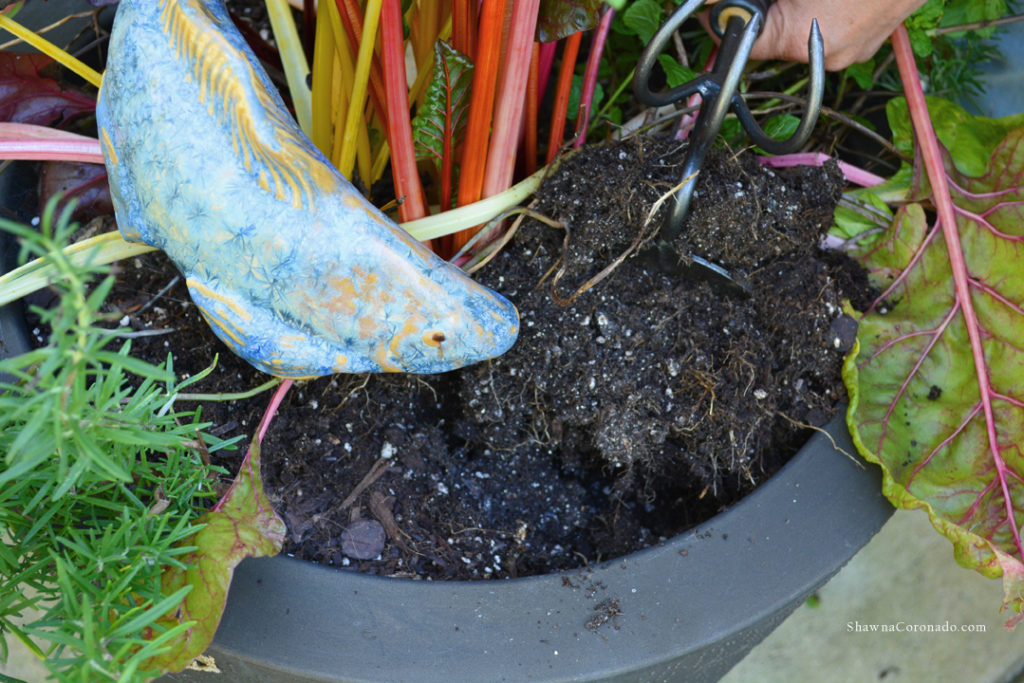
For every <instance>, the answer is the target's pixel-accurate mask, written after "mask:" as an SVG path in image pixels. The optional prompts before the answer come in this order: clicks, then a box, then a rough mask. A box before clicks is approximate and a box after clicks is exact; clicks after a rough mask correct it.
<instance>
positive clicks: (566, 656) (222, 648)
mask: <svg viewBox="0 0 1024 683" xmlns="http://www.w3.org/2000/svg"><path fill="white" fill-rule="evenodd" d="M827 432H828V435H826V434H823V433H816V434H814V436H812V437H811V439H810V440H809V441H808V443H807V444H806V445H805V446H804V448H802V449H801V450H800V452H799V453H798V454H797V455H796V456H794V458H793V459H792V460H790V462H789V463H787V464H786V465H785V466H784V467H783V468H782V469H781V470H780V471H779V472H778V473H777V474H776V475H775V476H773V477H771V478H770V479H769V480H768V481H767V482H765V483H764V484H762V485H761V486H760V487H758V488H757V489H756V490H754V491H753V492H752V493H751V494H750V495H748V496H747V497H745V498H744V499H743V500H742V501H741V502H740V503H738V504H736V505H734V506H733V507H731V508H730V509H728V510H726V511H725V512H723V513H720V514H719V515H716V516H715V517H713V518H712V519H710V520H708V521H707V522H705V523H703V524H701V525H699V526H697V527H695V528H694V529H692V530H690V531H688V532H685V533H683V534H681V535H680V536H677V537H675V538H672V539H670V540H669V541H667V542H665V543H664V544H661V545H658V546H655V547H651V548H648V549H645V550H643V551H639V552H636V553H633V554H630V555H627V556H624V557H622V558H619V559H616V560H611V561H608V562H604V563H601V564H599V565H595V566H592V567H586V568H581V569H577V570H571V571H567V572H560V573H555V574H548V575H543V576H533V577H525V578H520V579H507V580H482V581H437V582H435V581H422V580H413V579H398V578H389V577H379V576H371V575H365V574H359V573H358V572H355V571H346V570H340V569H337V568H334V567H327V566H321V565H316V564H313V563H309V562H305V561H302V560H298V559H295V558H292V557H276V558H262V559H248V560H245V561H244V562H242V563H241V565H239V567H238V568H237V570H236V572H235V576H234V579H233V581H232V585H231V590H230V592H229V596H228V605H227V610H226V612H225V615H224V618H223V620H222V622H221V626H220V628H219V629H218V631H217V635H216V638H215V640H214V644H213V646H212V647H211V648H210V651H209V654H211V655H212V656H213V657H214V659H215V660H220V661H228V662H232V663H234V664H236V665H237V666H240V667H242V668H241V669H239V671H246V670H247V669H246V668H245V667H253V669H252V671H257V670H258V671H264V670H265V669H264V667H268V668H269V669H278V668H280V669H282V670H287V671H288V678H287V679H286V680H345V681H399V680H401V681H405V680H408V681H450V680H474V681H477V680H479V681H484V680H527V679H530V680H533V679H541V680H605V679H615V680H640V679H644V680H646V679H647V677H648V675H658V676H661V677H665V678H666V679H672V678H673V677H674V676H679V675H683V673H684V672H687V673H686V680H717V678H719V677H720V676H721V675H724V673H725V672H727V671H728V669H729V668H731V667H732V665H733V664H735V663H736V662H737V661H739V659H741V658H742V656H743V655H745V654H746V652H747V651H749V649H750V648H752V647H753V645H755V644H756V643H757V642H759V641H760V640H761V639H762V638H763V637H764V636H765V635H767V634H768V633H769V632H770V631H771V630H772V629H773V628H774V627H775V626H776V625H777V624H778V623H780V622H781V621H782V619H784V618H785V616H787V615H788V614H789V613H790V612H791V611H792V610H793V609H795V608H796V607H797V606H798V605H799V604H800V603H801V602H802V601H803V600H804V599H806V597H807V596H808V595H810V594H811V593H812V592H813V591H814V590H815V589H817V588H818V587H820V586H821V585H822V584H824V583H825V581H827V580H828V579H829V578H830V577H831V576H832V575H833V574H835V572H837V571H838V570H839V569H840V568H841V567H842V566H843V565H844V564H845V563H846V562H847V561H848V560H849V559H850V558H851V557H852V556H853V555H854V554H855V553H856V552H857V550H859V549H860V548H861V547H862V546H863V545H864V544H865V543H866V542H867V541H868V540H869V539H870V538H871V537H872V536H873V535H874V534H875V533H876V532H877V531H878V529H879V528H881V526H882V524H883V523H884V522H885V521H886V520H887V519H888V517H889V516H890V515H891V514H892V506H891V505H890V504H889V503H888V502H887V501H886V500H885V499H884V497H883V496H882V494H881V484H880V481H881V477H880V473H879V471H878V468H876V467H869V466H866V465H864V464H863V463H861V462H859V461H854V460H853V459H852V458H850V457H847V455H845V454H843V453H841V452H840V451H838V450H837V449H836V448H835V447H834V446H833V443H832V441H831V440H830V438H829V437H831V438H832V439H835V443H836V445H837V446H838V447H839V448H842V449H843V450H845V451H846V452H847V453H854V452H855V450H854V447H853V445H852V443H851V442H850V439H849V434H848V431H847V429H846V426H845V423H844V421H843V416H842V415H840V416H838V417H837V418H835V419H834V420H833V421H832V422H831V423H830V424H829V425H828V427H827ZM296 589H297V590H296ZM612 601H614V602H612ZM615 611H618V612H621V614H619V615H617V616H613V613H614V612H615ZM694 667H697V668H696V669H695V668H694ZM222 668H223V667H222ZM196 680H198V679H196Z"/></svg>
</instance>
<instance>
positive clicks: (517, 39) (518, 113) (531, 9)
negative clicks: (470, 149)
mask: <svg viewBox="0 0 1024 683" xmlns="http://www.w3.org/2000/svg"><path fill="white" fill-rule="evenodd" d="M539 9H540V0H519V1H518V2H515V3H513V5H512V23H511V29H510V30H509V35H508V47H507V49H506V50H505V55H504V62H503V63H502V70H501V73H500V80H499V81H498V94H497V98H496V101H495V106H494V119H493V123H492V128H491V141H490V145H489V147H488V149H487V166H486V168H485V170H484V184H483V196H484V197H490V196H492V195H495V194H498V193H499V192H502V191H503V190H506V189H508V187H509V186H510V185H511V184H512V174H513V172H514V170H515V162H516V148H517V147H518V145H519V131H520V128H521V126H522V122H523V110H524V108H525V106H524V98H525V94H526V92H527V91H528V88H527V80H528V78H529V75H530V58H531V57H532V56H533V35H534V32H535V31H536V29H537V12H538V10H539Z"/></svg>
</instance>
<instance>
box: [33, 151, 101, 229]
mask: <svg viewBox="0 0 1024 683" xmlns="http://www.w3.org/2000/svg"><path fill="white" fill-rule="evenodd" d="M55 195H64V199H63V200H62V201H61V203H60V207H59V208H58V210H62V209H63V207H64V204H66V203H67V202H68V201H70V200H72V199H73V200H75V201H76V204H75V212H74V214H73V216H72V218H73V219H74V220H76V221H87V220H89V219H91V218H95V217H96V216H104V215H108V214H112V213H114V205H113V203H112V202H111V199H110V185H109V184H108V183H107V170H106V168H104V167H103V166H101V165H99V164H83V163H80V162H77V161H48V162H46V163H45V164H43V171H42V175H41V176H40V179H39V205H40V206H41V207H42V206H46V204H47V202H49V201H50V198H51V197H53V196H55Z"/></svg>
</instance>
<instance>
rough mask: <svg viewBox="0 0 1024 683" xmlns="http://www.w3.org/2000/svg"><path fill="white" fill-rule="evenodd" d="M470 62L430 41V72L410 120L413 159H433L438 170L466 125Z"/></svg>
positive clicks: (471, 76) (449, 49) (471, 79)
mask: <svg viewBox="0 0 1024 683" xmlns="http://www.w3.org/2000/svg"><path fill="white" fill-rule="evenodd" d="M472 83H473V62H471V61H470V59H469V57H467V56H466V55H464V54H462V53H461V52H459V51H458V50H456V49H455V48H453V47H452V46H451V45H449V44H448V43H446V42H444V41H443V40H439V41H437V42H436V43H434V73H433V74H432V75H431V76H430V84H429V85H428V86H427V94H426V96H425V98H424V101H423V106H421V107H419V108H418V109H417V110H416V117H415V118H414V119H413V121H412V139H413V142H414V143H415V146H416V159H417V160H418V161H423V160H426V159H429V160H430V161H433V162H434V164H435V165H436V166H437V168H438V170H440V169H441V164H442V160H443V159H444V157H445V154H446V150H447V154H448V155H451V154H452V150H454V149H455V148H456V147H457V146H458V142H459V140H460V139H461V137H462V132H463V130H464V129H465V127H466V116H467V113H468V111H469V89H470V86H471V85H472Z"/></svg>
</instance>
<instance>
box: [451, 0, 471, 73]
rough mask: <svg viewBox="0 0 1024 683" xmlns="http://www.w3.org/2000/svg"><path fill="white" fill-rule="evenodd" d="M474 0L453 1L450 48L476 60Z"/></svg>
mask: <svg viewBox="0 0 1024 683" xmlns="http://www.w3.org/2000/svg"><path fill="white" fill-rule="evenodd" d="M475 29H476V0H453V5H452V47H454V48H455V49H456V50H458V51H459V52H461V53H462V54H464V55H466V56H467V57H469V58H470V59H471V60H475V58H476V54H475V53H476V41H475V40H474V37H475V36H476V30H475Z"/></svg>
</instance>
